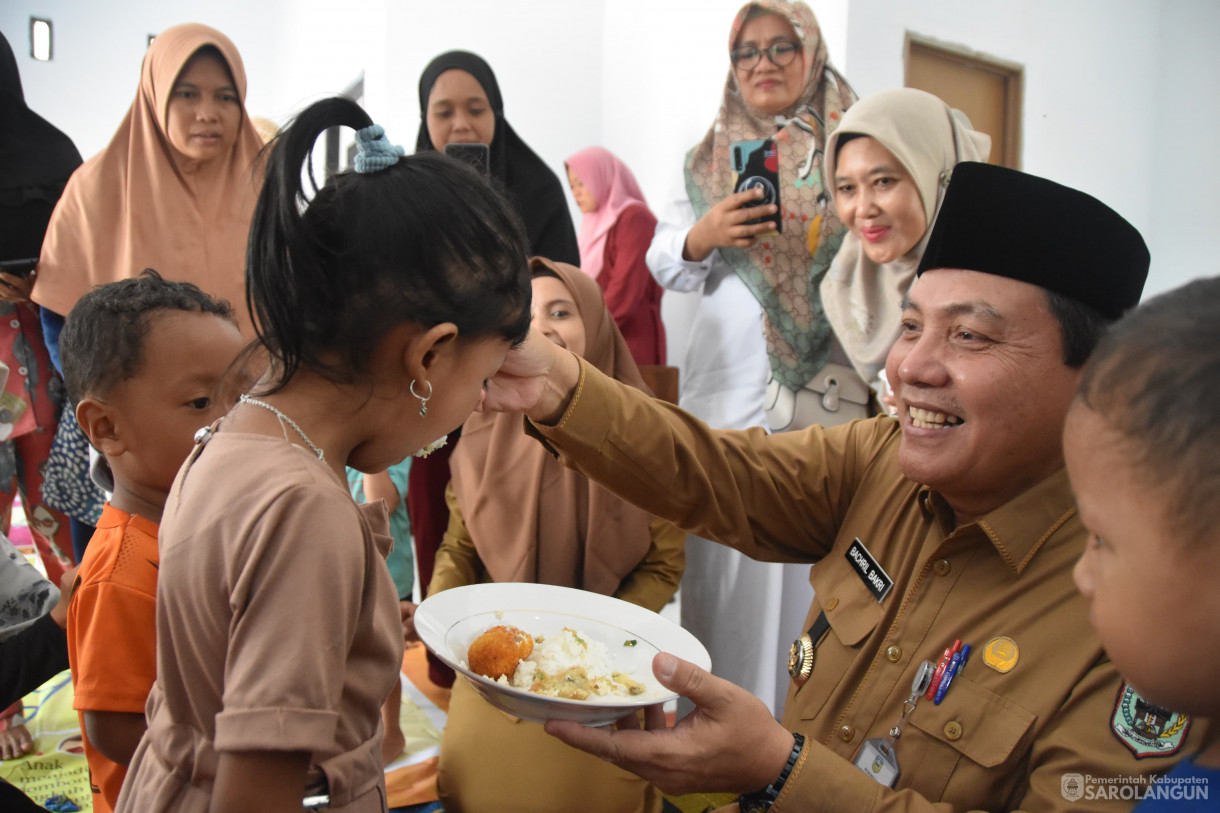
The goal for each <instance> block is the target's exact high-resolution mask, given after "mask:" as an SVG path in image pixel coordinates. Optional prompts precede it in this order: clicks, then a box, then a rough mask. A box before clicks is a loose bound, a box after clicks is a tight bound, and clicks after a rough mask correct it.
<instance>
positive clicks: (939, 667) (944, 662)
mask: <svg viewBox="0 0 1220 813" xmlns="http://www.w3.org/2000/svg"><path fill="white" fill-rule="evenodd" d="M961 648H962V639H961V638H958V639H957V640H956V641H954V642H953V646H951V647H949V648H948V649H946V650H945V654H944V655H942V656H941V658H940V663H938V664H936V671H935V672H934V673H932V684H931V685H930V686H928V691H927V692H925V693H924V697H926V698H928V699H929V700H931V699H933V698H934V697H936V690H937V688H939V687H940V681H941V679H943V678H944V676H945V670H946V669H948V668H949V661H951V660H953V656H954V655H956V654H957V653H958V652H959V651H961Z"/></svg>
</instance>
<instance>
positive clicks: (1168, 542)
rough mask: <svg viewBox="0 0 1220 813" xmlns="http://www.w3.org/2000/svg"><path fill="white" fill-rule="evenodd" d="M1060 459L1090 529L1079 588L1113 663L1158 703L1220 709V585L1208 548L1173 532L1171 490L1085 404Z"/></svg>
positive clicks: (1075, 412)
mask: <svg viewBox="0 0 1220 813" xmlns="http://www.w3.org/2000/svg"><path fill="white" fill-rule="evenodd" d="M1064 457H1065V459H1066V462H1067V468H1068V474H1069V475H1070V477H1071V480H1072V488H1073V490H1074V491H1075V492H1076V501H1077V504H1078V505H1079V507H1080V518H1081V520H1082V521H1083V522H1084V525H1085V527H1086V528H1087V529H1088V530H1089V541H1088V547H1087V548H1086V549H1085V552H1084V554H1083V555H1082V556H1081V557H1080V561H1079V562H1078V563H1077V565H1076V572H1075V576H1076V584H1077V586H1078V587H1079V588H1080V592H1081V593H1083V594H1084V596H1085V597H1086V598H1088V599H1089V601H1090V603H1091V605H1092V606H1091V612H1090V620H1091V621H1092V622H1093V626H1094V627H1095V628H1096V629H1097V634H1098V636H1099V637H1100V638H1101V641H1102V644H1104V645H1105V648H1106V651H1107V653H1109V655H1110V658H1111V659H1112V660H1113V661H1114V665H1115V666H1117V667H1118V670H1119V671H1120V672H1122V673H1123V675H1124V676H1125V677H1126V678H1127V679H1128V680H1129V681H1130V682H1131V684H1132V685H1133V686H1134V687H1135V688H1136V690H1137V691H1139V693H1140V694H1141V695H1142V696H1144V697H1145V698H1147V699H1148V700H1150V701H1152V702H1154V703H1157V704H1158V705H1162V706H1164V707H1166V708H1168V709H1170V710H1172V711H1177V712H1183V713H1194V714H1203V713H1206V710H1207V709H1208V708H1209V707H1210V709H1211V710H1212V711H1214V710H1215V708H1216V706H1217V700H1218V699H1220V698H1216V690H1215V686H1216V675H1217V674H1218V672H1217V670H1218V669H1220V599H1218V598H1217V595H1218V593H1220V591H1216V590H1215V581H1216V575H1217V570H1218V568H1217V565H1216V564H1215V561H1214V556H1208V555H1207V552H1208V551H1209V550H1210V549H1211V548H1210V546H1208V545H1203V546H1200V545H1199V544H1198V542H1199V541H1201V540H1190V539H1181V538H1178V537H1177V536H1176V535H1175V533H1174V531H1172V530H1171V529H1172V528H1173V527H1175V526H1174V525H1173V524H1171V522H1170V520H1171V518H1172V517H1173V511H1174V510H1175V509H1174V506H1173V504H1172V497H1171V496H1170V494H1169V492H1168V490H1167V489H1166V488H1165V487H1164V486H1163V484H1158V483H1155V482H1153V481H1152V478H1151V477H1150V476H1149V475H1148V474H1147V472H1146V471H1144V470H1142V469H1141V467H1140V465H1139V463H1138V457H1137V455H1136V454H1135V453H1134V447H1133V446H1132V442H1131V441H1130V440H1129V439H1128V438H1126V437H1125V436H1124V435H1122V434H1121V433H1119V432H1118V431H1117V430H1115V429H1114V428H1113V427H1112V426H1111V425H1110V424H1109V422H1107V421H1106V420H1105V418H1103V417H1102V416H1101V415H1099V414H1098V413H1096V412H1094V411H1093V410H1091V409H1089V408H1088V407H1086V406H1084V405H1083V404H1082V403H1080V402H1079V401H1077V402H1076V403H1075V404H1074V405H1073V406H1072V408H1071V411H1070V412H1069V413H1068V418H1067V424H1066V429H1065V432H1064Z"/></svg>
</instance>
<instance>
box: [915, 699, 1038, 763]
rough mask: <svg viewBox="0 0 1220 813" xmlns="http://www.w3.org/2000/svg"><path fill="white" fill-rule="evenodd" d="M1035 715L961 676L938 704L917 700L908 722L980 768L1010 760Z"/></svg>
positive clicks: (1030, 726)
mask: <svg viewBox="0 0 1220 813" xmlns="http://www.w3.org/2000/svg"><path fill="white" fill-rule="evenodd" d="M1037 719H1038V715H1036V714H1034V713H1033V712H1032V711H1029V710H1028V709H1024V708H1022V707H1020V706H1018V705H1016V704H1015V703H1013V702H1012V701H1010V700H1008V699H1006V698H1004V697H1002V696H1000V695H998V694H995V693H994V692H990V691H988V690H987V689H984V688H983V687H981V686H979V685H978V684H976V683H973V682H971V681H970V680H967V679H966V678H963V677H956V678H954V680H953V683H952V685H951V686H950V688H949V691H948V692H947V693H946V694H945V698H944V700H942V701H941V704H940V705H939V706H937V705H935V704H933V703H932V702H930V701H928V700H926V699H925V700H921V701H919V703H918V704H917V705H916V706H915V711H913V712H912V713H911V719H910V724H911V725H912V726H914V727H915V728H918V729H919V730H920V731H922V732H924V733H925V734H927V735H928V736H929V737H931V738H932V739H934V740H938V741H940V742H941V743H943V744H944V745H946V746H948V747H949V748H950V749H952V750H953V751H955V752H957V753H958V754H961V755H962V756H964V757H966V758H967V759H969V760H970V761H971V762H973V763H975V764H976V765H978V766H980V767H982V768H996V767H998V766H1001V765H1005V764H1006V763H1010V762H1014V761H1016V759H1018V758H1019V757H1020V755H1021V754H1023V753H1024V749H1022V748H1021V747H1020V746H1021V745H1022V743H1024V742H1025V741H1026V737H1027V735H1028V733H1029V731H1030V729H1031V728H1032V727H1033V725H1034V722H1035V721H1036V720H1037Z"/></svg>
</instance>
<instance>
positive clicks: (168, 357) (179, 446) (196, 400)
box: [106, 311, 244, 492]
mask: <svg viewBox="0 0 1220 813" xmlns="http://www.w3.org/2000/svg"><path fill="white" fill-rule="evenodd" d="M243 345H244V342H243V340H242V337H241V334H240V333H238V331H237V328H236V327H235V326H234V325H233V324H232V323H231V322H229V321H228V320H226V319H223V318H221V317H219V316H217V315H215V314H211V313H192V312H187V311H164V312H161V313H158V314H155V315H154V316H153V317H152V321H151V323H150V324H149V326H148V332H147V334H146V335H145V337H144V349H143V360H142V363H141V365H140V369H139V370H138V371H137V372H136V374H135V375H134V376H132V377H131V378H129V379H127V380H126V381H123V382H120V383H119V384H117V385H116V386H115V387H113V388H112V389H111V391H110V393H109V394H108V395H107V398H106V400H107V402H108V403H109V404H110V405H111V406H112V407H113V410H114V412H115V414H116V415H117V418H116V420H117V421H119V422H120V423H119V431H120V432H121V437H122V440H123V442H124V443H125V445H126V451H125V452H124V454H123V455H121V456H120V457H119V458H116V459H115V460H113V461H111V463H112V467H113V468H114V469H115V476H116V477H122V478H126V479H130V480H133V481H134V483H135V484H137V485H140V486H144V487H146V488H154V489H157V490H158V491H166V492H168V491H169V488H170V486H171V485H172V484H173V481H174V476H175V475H176V474H177V473H178V468H179V467H180V466H181V465H182V462H183V461H184V460H186V456H187V455H188V454H190V451H191V447H192V446H193V445H194V438H195V432H196V431H198V430H199V429H200V428H201V427H204V426H207V425H208V424H210V423H212V422H213V421H214V420H216V419H217V418H219V417H220V416H222V415H224V414H225V413H226V412H228V411H229V408H230V407H231V406H233V404H234V402H235V401H236V400H237V396H238V394H239V392H240V386H238V385H237V382H236V380H235V377H234V376H231V375H227V374H228V372H229V366H230V365H231V364H232V363H233V360H234V359H235V358H236V357H237V354H238V353H239V352H240V351H241V349H242V347H243Z"/></svg>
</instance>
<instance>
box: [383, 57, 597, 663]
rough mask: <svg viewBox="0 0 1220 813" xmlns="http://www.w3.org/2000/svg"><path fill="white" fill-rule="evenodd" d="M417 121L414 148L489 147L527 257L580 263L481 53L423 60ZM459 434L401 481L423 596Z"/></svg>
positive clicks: (547, 178)
mask: <svg viewBox="0 0 1220 813" xmlns="http://www.w3.org/2000/svg"><path fill="white" fill-rule="evenodd" d="M419 118H420V124H419V137H418V138H417V139H416V141H415V151H416V152H423V151H425V150H435V151H436V152H450V153H451V154H455V157H459V158H461V159H469V158H470V156H471V155H474V153H473V152H471V153H470V154H469V155H468V154H465V153H463V154H460V155H458V154H456V153H455V152H454V151H453V150H446V147H455V146H456V147H457V149H458V150H462V149H463V148H462V147H461V146H458V145H479V144H485V145H487V148H488V149H487V156H488V160H487V163H486V172H487V174H488V176H489V177H490V178H493V179H494V181H493V184H494V185H495V186H496V187H497V188H498V189H499V190H500V191H501V192H504V193H505V194H506V196H507V197H508V199H509V202H510V203H511V204H512V205H513V209H514V210H515V211H516V213H517V216H518V217H519V218H521V221H522V223H524V224H525V232H526V236H527V237H528V239H529V252H530V256H541V257H546V258H548V259H551V260H555V261H556V262H563V263H569V264H571V265H579V264H580V248H579V247H578V246H577V243H576V231H575V229H573V228H572V218H571V216H570V215H569V214H568V202H567V200H566V199H565V198H564V194H563V186H562V185H561V184H560V182H559V177H558V176H557V175H555V173H554V172H552V171H551V169H550V168H549V167H548V166H547V165H546V163H545V162H544V161H543V160H542V159H541V158H539V157H538V155H537V153H535V152H534V151H533V150H532V149H530V147H529V145H528V144H526V143H525V142H524V141H522V140H521V137H520V136H519V135H517V133H516V131H515V130H513V128H512V125H511V124H509V123H508V120H507V119H506V118H504V101H503V99H502V98H501V96H500V84H499V83H498V82H497V81H496V75H495V74H494V73H492V70H491V66H490V65H488V64H487V62H486V61H484V59H483V58H482V57H481V56H479V55H477V54H472V53H470V52H469V51H448V52H446V53H443V54H441V55H440V56H438V57H436V58H435V59H433V60H432V61H431V62H430V63H428V67H426V68H424V72H423V74H422V75H421V76H420V78H419ZM472 163H475V164H476V165H477V164H478V162H477V161H472ZM460 431H461V430H460V428H459V430H458V431H457V432H454V433H452V434H451V435H450V436H449V444H448V445H447V446H444V447H442V448H440V449H438V450H437V451H435V452H433V453H432V454H431V455H429V456H428V457H426V458H419V459H418V460H416V461H415V462H414V463H412V465H411V474H410V477H409V479H408V481H407V513H408V514H409V515H410V517H411V530H412V532H413V533H414V535H415V555H416V560H417V562H418V563H419V582H420V589H421V590H422V591H423V594H424V595H427V592H428V584H429V582H431V580H432V566H433V563H434V561H435V558H436V551H437V549H438V548H440V545H441V538H442V537H443V536H444V534H445V528H447V527H448V525H449V508H448V506H446V505H445V486H446V485H448V484H449V455H450V454H451V453H452V452H453V446H454V443H455V442H456V441H457V437H458V434H459V433H460ZM428 661H429V674H430V676H431V678H432V680H433V682H435V683H438V684H439V685H442V686H449V685H452V683H453V670H452V669H450V668H449V667H448V666H445V665H444V664H443V663H441V662H440V661H439V660H438V659H436V658H435V657H433V656H431V655H429V657H428Z"/></svg>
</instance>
